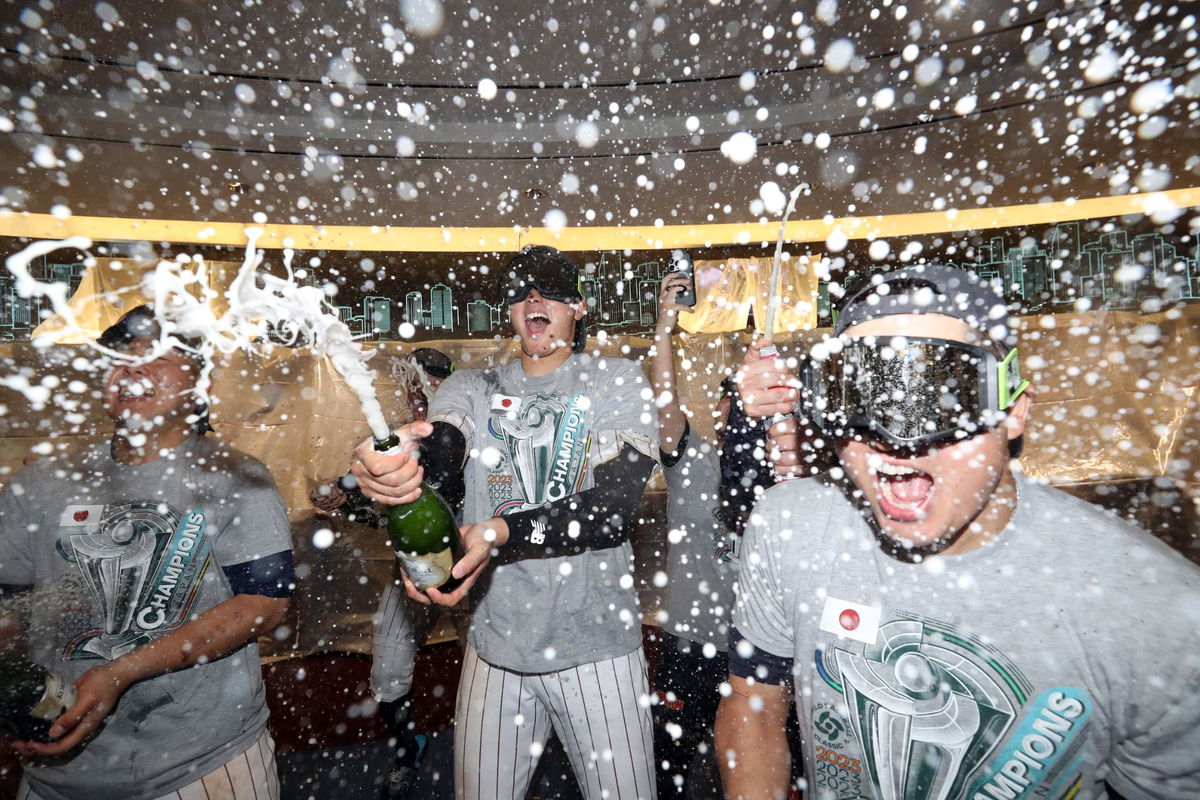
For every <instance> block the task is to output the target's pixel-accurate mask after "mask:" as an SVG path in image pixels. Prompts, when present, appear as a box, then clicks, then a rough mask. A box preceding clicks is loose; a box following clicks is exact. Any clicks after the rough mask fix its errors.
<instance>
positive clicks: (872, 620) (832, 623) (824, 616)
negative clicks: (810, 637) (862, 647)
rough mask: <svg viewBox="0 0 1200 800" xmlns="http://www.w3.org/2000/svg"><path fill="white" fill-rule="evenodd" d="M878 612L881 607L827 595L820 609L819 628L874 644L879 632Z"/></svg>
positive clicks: (836, 634)
mask: <svg viewBox="0 0 1200 800" xmlns="http://www.w3.org/2000/svg"><path fill="white" fill-rule="evenodd" d="M880 613H881V609H878V608H875V607H874V606H867V605H863V604H862V603H854V602H851V601H850V600H842V599H841V598H838V597H834V596H833V595H829V596H828V597H826V598H825V607H824V608H823V609H822V610H821V630H822V631H824V632H825V633H832V634H833V635H835V636H842V637H845V638H847V639H853V640H855V641H857V642H862V643H863V644H875V639H876V638H877V637H878V634H879V616H880Z"/></svg>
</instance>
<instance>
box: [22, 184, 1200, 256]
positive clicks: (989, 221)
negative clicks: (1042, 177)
mask: <svg viewBox="0 0 1200 800" xmlns="http://www.w3.org/2000/svg"><path fill="white" fill-rule="evenodd" d="M1196 206H1200V187H1190V188H1185V189H1172V190H1170V191H1165V192H1153V193H1149V194H1129V195H1120V196H1116V197H1096V198H1089V199H1084V200H1064V201H1057V202H1049V203H1034V204H1030V205H1020V206H997V207H995V208H973V209H957V210H950V211H931V212H924V213H918V214H884V215H878V216H863V217H843V218H840V219H812V220H793V221H792V222H789V223H788V226H787V236H786V238H787V240H788V241H790V242H824V241H825V240H826V239H828V238H829V237H830V235H831V234H833V233H834V232H835V231H837V232H840V234H842V235H845V237H846V238H847V239H876V238H894V237H903V236H917V235H922V234H931V233H953V232H957V231H973V230H988V229H992V228H1008V227H1014V226H1021V225H1045V224H1052V223H1055V222H1070V221H1072V220H1082V219H1097V218H1101V217H1117V216H1121V215H1124V214H1155V213H1169V212H1171V211H1172V210H1177V209H1183V208H1191V207H1196ZM248 227H261V228H263V229H264V231H265V233H264V235H263V236H262V237H260V238H259V240H258V244H259V247H262V248H266V249H275V250H277V249H282V248H285V247H293V248H296V249H298V250H342V251H345V250H352V251H366V252H453V253H490V252H512V251H515V250H518V249H519V248H520V247H522V246H523V245H527V244H552V245H555V246H557V247H559V248H561V249H563V250H571V251H586V250H621V249H625V248H629V249H633V250H658V249H664V248H673V247H720V246H728V245H760V244H764V243H765V244H770V243H771V242H773V241H775V238H776V236H777V235H778V233H779V223H778V222H777V221H772V220H764V221H762V222H748V223H714V224H707V225H664V226H662V227H657V226H654V225H639V226H628V227H621V226H596V227H591V226H581V227H566V228H561V229H554V228H516V227H510V228H482V227H481V228H468V227H444V228H442V227H439V228H433V227H425V228H421V227H412V228H408V227H398V226H397V227H392V226H387V227H385V226H369V225H282V224H280V225H276V224H271V223H268V224H265V225H258V226H255V225H254V224H253V223H238V222H195V221H191V220H171V219H128V218H123V217H87V216H70V217H66V218H60V217H56V216H53V215H51V214H33V213H23V212H14V211H7V212H0V236H19V237H25V238H30V239H63V238H66V237H68V236H86V237H88V238H89V239H92V240H94V241H101V242H118V241H151V242H172V243H176V244H194V245H225V246H235V247H241V246H244V245H245V244H246V233H245V231H246V228H248ZM839 238H840V237H839Z"/></svg>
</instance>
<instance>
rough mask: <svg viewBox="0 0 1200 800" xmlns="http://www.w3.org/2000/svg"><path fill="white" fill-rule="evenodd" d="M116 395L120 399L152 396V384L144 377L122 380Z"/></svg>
mask: <svg viewBox="0 0 1200 800" xmlns="http://www.w3.org/2000/svg"><path fill="white" fill-rule="evenodd" d="M117 397H118V398H119V399H120V400H122V401H128V400H145V399H147V398H150V397H154V385H153V384H151V383H150V381H148V380H145V379H142V380H136V381H127V382H123V383H122V384H121V390H120V391H119V392H118V393H117Z"/></svg>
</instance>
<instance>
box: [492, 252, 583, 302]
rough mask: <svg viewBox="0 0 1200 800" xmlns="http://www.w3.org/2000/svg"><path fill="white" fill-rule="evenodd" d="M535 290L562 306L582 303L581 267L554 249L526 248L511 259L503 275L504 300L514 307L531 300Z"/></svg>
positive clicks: (502, 289)
mask: <svg viewBox="0 0 1200 800" xmlns="http://www.w3.org/2000/svg"><path fill="white" fill-rule="evenodd" d="M533 289H537V290H538V294H540V295H542V296H543V297H545V298H547V299H550V300H557V301H558V302H560V303H570V302H572V301H575V300H581V299H582V298H583V293H582V292H581V291H580V289H579V265H578V264H576V263H575V262H574V261H572V260H571V259H570V258H569V257H568V256H566V255H564V254H563V253H561V252H559V251H558V250H555V249H554V248H553V247H547V246H546V245H540V244H539V245H531V246H530V247H526V248H525V249H523V250H522V251H521V252H519V253H517V254H516V255H515V256H513V257H512V258H511V259H509V261H508V264H506V265H505V266H504V270H503V271H502V272H501V273H500V297H501V299H502V300H503V301H504V304H505V305H506V306H511V305H512V304H513V303H519V302H521V301H522V300H524V299H525V298H526V297H528V296H529V292H530V291H531V290H533Z"/></svg>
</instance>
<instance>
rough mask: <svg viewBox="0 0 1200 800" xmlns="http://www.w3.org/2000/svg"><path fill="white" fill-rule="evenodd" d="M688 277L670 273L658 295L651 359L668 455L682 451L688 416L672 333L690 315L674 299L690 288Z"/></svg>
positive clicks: (661, 442)
mask: <svg viewBox="0 0 1200 800" xmlns="http://www.w3.org/2000/svg"><path fill="white" fill-rule="evenodd" d="M687 285H688V278H686V277H685V276H683V275H680V274H679V273H677V272H668V273H667V274H666V275H665V276H664V277H663V279H662V283H661V284H660V286H659V293H658V320H657V321H656V323H655V326H654V349H653V351H652V354H651V357H650V386H651V387H652V388H653V390H654V398H655V403H656V404H657V405H658V440H659V447H660V448H661V449H662V452H663V454H664V455H665V456H668V457H669V456H671V455H674V454H675V453H677V452H678V451H679V446H680V444H681V441H682V439H683V432H684V430H685V429H686V427H687V417H686V416H684V413H683V409H682V408H681V407H680V405H679V388H678V386H677V385H676V384H677V381H676V379H675V352H674V348H673V347H672V346H671V334H672V333H674V331H675V323H676V321H677V320H678V319H679V314H680V313H681V312H690V309H689V308H688V307H687V306H681V305H679V304H678V303H676V302H675V296H676V295H678V294H679V292H681V291H682V290H684V289H685V288H687Z"/></svg>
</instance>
